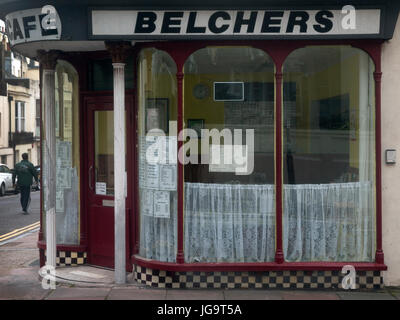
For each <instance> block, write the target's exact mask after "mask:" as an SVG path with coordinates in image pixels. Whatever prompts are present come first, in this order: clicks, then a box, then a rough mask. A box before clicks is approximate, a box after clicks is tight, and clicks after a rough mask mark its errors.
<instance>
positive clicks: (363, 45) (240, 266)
mask: <svg viewBox="0 0 400 320" xmlns="http://www.w3.org/2000/svg"><path fill="white" fill-rule="evenodd" d="M210 45H211V46H252V47H254V48H258V49H261V50H263V51H265V52H266V53H267V54H268V55H269V56H270V57H271V58H272V60H273V62H274V63H275V84H276V86H275V130H276V131H275V143H276V151H275V186H276V196H275V199H276V254H275V261H274V262H273V263H227V264H219V266H218V268H216V266H215V265H214V264H212V263H200V264H188V263H185V261H184V245H183V244H184V233H183V232H184V223H183V221H184V212H183V209H184V198H183V190H184V178H183V165H182V164H180V163H178V230H177V232H178V252H177V259H176V263H162V262H157V261H145V260H144V259H141V258H140V256H138V250H137V249H136V250H135V251H134V252H133V256H132V262H133V263H135V264H139V265H141V266H145V267H146V266H147V267H152V268H157V267H158V268H161V269H168V270H171V271H189V270H191V271H193V270H202V271H204V270H216V269H218V270H222V271H223V270H234V271H241V270H243V271H251V270H282V268H284V269H285V270H341V268H342V267H343V266H344V265H346V264H348V262H347V263H346V262H286V261H285V259H284V256H283V224H282V221H283V175H282V169H283V141H282V139H283V121H282V117H283V112H282V108H283V73H282V67H283V64H284V62H285V60H286V58H287V57H288V56H289V54H290V53H292V52H293V51H295V50H296V49H299V48H302V47H305V46H317V45H322V46H324V45H328V46H329V45H350V46H353V47H355V48H359V49H361V50H363V51H365V52H366V53H367V54H368V55H369V57H370V58H371V59H372V61H373V62H374V64H375V72H374V80H375V130H376V131H375V141H376V144H375V167H376V169H375V170H376V185H375V188H376V212H375V213H376V225H375V227H376V254H375V261H374V262H372V263H370V262H364V263H361V262H360V263H354V266H355V267H356V268H357V270H386V269H387V266H386V265H385V264H384V259H383V258H384V254H383V250H382V182H381V179H382V175H381V159H380V154H381V149H382V147H381V77H382V71H381V47H382V42H381V41H379V40H304V41H284V40H276V41H214V42H211V41H192V42H166V43H152V42H149V43H145V44H141V45H138V49H137V50H138V52H140V50H141V49H145V48H148V47H153V48H156V49H159V50H164V51H166V52H168V53H169V54H170V56H171V57H172V59H173V60H174V61H175V63H176V65H177V67H178V72H177V75H176V76H177V80H178V81H177V85H178V87H177V93H178V132H179V131H181V130H182V129H183V116H182V115H183V78H184V74H183V66H184V64H185V62H186V59H187V58H188V57H189V56H190V55H191V54H192V53H194V52H196V51H197V50H199V49H202V48H205V47H207V46H210ZM182 146H183V142H182V141H178V150H180V148H181V147H182ZM135 196H136V197H137V194H136V195H135ZM138 222H139V221H138V217H137V215H136V223H138ZM137 231H138V230H137ZM137 233H138V232H136V235H135V241H136V246H135V247H136V248H138V241H139V236H138V234H137Z"/></svg>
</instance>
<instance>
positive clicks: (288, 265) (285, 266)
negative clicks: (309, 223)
mask: <svg viewBox="0 0 400 320" xmlns="http://www.w3.org/2000/svg"><path fill="white" fill-rule="evenodd" d="M131 262H132V264H136V265H139V266H141V267H145V268H150V269H158V270H164V271H172V272H185V271H254V272H262V271H291V270H293V271H294V270H296V271H334V270H339V271H341V270H342V268H343V267H344V266H346V265H351V266H354V268H355V269H356V271H386V270H387V266H386V265H385V264H379V263H375V262H284V263H281V264H279V263H276V262H267V263H182V264H178V263H170V262H160V261H156V260H149V259H145V258H142V257H140V256H138V255H134V256H132V257H131Z"/></svg>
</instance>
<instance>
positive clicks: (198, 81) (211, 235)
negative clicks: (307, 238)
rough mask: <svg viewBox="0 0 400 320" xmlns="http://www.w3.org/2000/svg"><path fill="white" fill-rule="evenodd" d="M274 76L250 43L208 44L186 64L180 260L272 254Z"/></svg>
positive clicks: (256, 258)
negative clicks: (182, 253)
mask: <svg viewBox="0 0 400 320" xmlns="http://www.w3.org/2000/svg"><path fill="white" fill-rule="evenodd" d="M274 78H275V77H274V63H273V61H272V60H271V58H270V57H269V56H268V55H267V54H266V53H265V52H264V51H262V50H259V49H254V48H250V47H208V48H204V49H201V50H199V51H196V52H195V53H193V54H192V55H191V56H190V57H189V58H188V59H187V61H186V63H185V66H184V121H185V128H186V129H190V130H188V131H187V133H186V144H185V152H184V154H185V155H186V156H187V158H188V159H186V163H185V181H184V185H185V192H184V196H185V199H184V201H185V204H184V212H185V218H184V223H185V225H184V232H185V248H184V249H185V250H184V252H185V262H187V263H197V262H228V263H235V262H269V261H273V260H274V255H275V187H274V88H275V86H274ZM235 156H238V158H236V157H235Z"/></svg>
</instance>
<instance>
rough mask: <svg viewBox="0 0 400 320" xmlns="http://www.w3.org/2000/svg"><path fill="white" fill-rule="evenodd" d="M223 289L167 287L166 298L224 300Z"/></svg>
mask: <svg viewBox="0 0 400 320" xmlns="http://www.w3.org/2000/svg"><path fill="white" fill-rule="evenodd" d="M224 299H225V297H224V291H223V290H218V289H214V290H202V289H169V290H167V300H224Z"/></svg>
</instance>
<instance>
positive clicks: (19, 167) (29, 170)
mask: <svg viewBox="0 0 400 320" xmlns="http://www.w3.org/2000/svg"><path fill="white" fill-rule="evenodd" d="M15 177H18V185H19V186H26V187H27V186H31V185H32V178H35V180H36V182H37V181H38V174H37V171H36V169H35V167H34V166H33V164H32V163H30V162H29V161H28V160H22V161H21V162H19V163H17V164H16V165H15V170H14V173H13V176H12V180H13V184H15Z"/></svg>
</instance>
